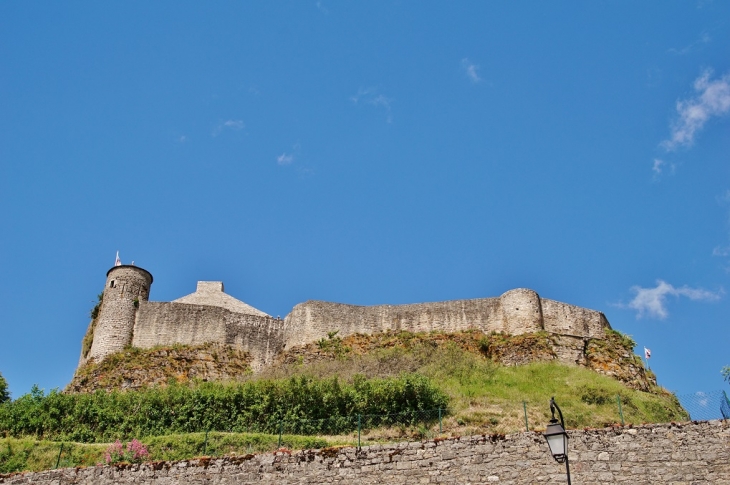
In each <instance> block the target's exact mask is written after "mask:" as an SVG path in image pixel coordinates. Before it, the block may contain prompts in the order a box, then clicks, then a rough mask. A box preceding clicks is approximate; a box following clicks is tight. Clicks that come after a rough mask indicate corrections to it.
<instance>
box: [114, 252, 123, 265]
mask: <svg viewBox="0 0 730 485" xmlns="http://www.w3.org/2000/svg"><path fill="white" fill-rule="evenodd" d="M121 265H122V260H121V259H119V251H117V259H116V260H115V261H114V266H121Z"/></svg>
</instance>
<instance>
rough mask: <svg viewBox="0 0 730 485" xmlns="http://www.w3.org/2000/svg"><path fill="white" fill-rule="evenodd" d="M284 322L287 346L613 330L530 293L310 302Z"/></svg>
mask: <svg viewBox="0 0 730 485" xmlns="http://www.w3.org/2000/svg"><path fill="white" fill-rule="evenodd" d="M285 320H286V323H287V327H288V328H290V329H291V331H292V333H290V334H289V335H288V337H287V340H286V343H287V346H291V345H304V344H307V343H309V342H315V341H317V340H319V339H322V338H326V337H327V334H328V333H329V332H333V331H335V330H337V331H338V336H340V337H346V336H349V335H353V334H356V333H363V334H373V333H379V332H387V331H396V332H397V331H409V332H430V331H438V332H459V331H463V330H468V329H471V328H476V329H478V330H481V331H482V332H485V333H489V332H504V333H506V334H508V335H521V334H523V333H533V332H538V331H541V330H545V331H547V332H550V333H555V334H559V335H569V336H574V337H580V338H603V335H604V331H605V329H606V328H611V327H610V325H609V324H608V321H607V320H606V318H605V317H604V316H603V314H602V313H600V312H597V311H594V310H588V309H585V308H580V307H576V306H573V305H567V304H565V303H560V302H557V301H553V300H546V299H541V298H540V297H539V296H538V294H537V293H535V292H534V291H532V290H528V289H525V288H518V289H515V290H510V291H508V292H506V293H504V294H503V295H502V296H500V297H499V298H475V299H472V300H453V301H442V302H434V303H416V304H411V305H375V306H357V305H346V304H343V303H330V302H325V301H315V300H310V301H307V302H304V303H300V304H298V305H296V306H295V307H294V309H293V310H292V312H291V313H290V314H289V315H287V316H286V319H285ZM571 360H573V361H574V360H575V359H573V358H571Z"/></svg>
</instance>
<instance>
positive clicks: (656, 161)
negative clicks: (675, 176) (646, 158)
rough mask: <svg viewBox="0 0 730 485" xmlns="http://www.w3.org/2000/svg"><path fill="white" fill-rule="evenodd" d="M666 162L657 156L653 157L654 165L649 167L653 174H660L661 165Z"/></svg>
mask: <svg viewBox="0 0 730 485" xmlns="http://www.w3.org/2000/svg"><path fill="white" fill-rule="evenodd" d="M665 163H666V162H665V161H664V160H659V159H658V158H655V159H654V166H653V167H651V169H652V170H653V171H654V174H655V175H661V174H662V165H664V164H665Z"/></svg>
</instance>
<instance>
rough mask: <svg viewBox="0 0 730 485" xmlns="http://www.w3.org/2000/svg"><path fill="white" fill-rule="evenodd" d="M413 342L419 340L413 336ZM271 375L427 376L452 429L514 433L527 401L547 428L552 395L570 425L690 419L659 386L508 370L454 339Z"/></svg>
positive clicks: (548, 366)
mask: <svg viewBox="0 0 730 485" xmlns="http://www.w3.org/2000/svg"><path fill="white" fill-rule="evenodd" d="M410 337H411V338H409V339H408V340H409V341H413V340H414V339H413V338H412V336H410ZM267 372H268V375H269V376H276V377H279V378H281V377H291V376H295V375H307V376H316V377H318V378H325V377H330V376H333V375H337V376H339V377H340V378H341V379H343V380H344V381H347V380H349V379H352V378H354V376H356V375H358V374H365V375H368V376H378V377H388V376H392V375H398V374H399V373H401V372H413V373H417V374H422V375H425V376H427V377H428V378H429V379H431V381H432V382H433V383H434V384H435V385H436V386H437V387H438V388H440V389H441V390H442V391H444V392H445V393H446V394H447V395H448V396H449V408H450V410H451V414H450V416H449V417H448V418H447V419H446V421H445V422H444V423H443V424H444V426H445V428H444V429H445V431H446V432H448V433H449V434H461V435H464V434H471V433H511V432H516V431H521V430H524V429H525V417H524V408H523V401H524V402H525V403H526V408H527V417H528V425H529V427H530V429H533V428H534V429H540V428H543V429H544V427H545V425H546V424H547V422H548V420H549V419H550V411H549V409H550V408H549V402H550V398H551V397H553V396H554V397H555V400H556V402H557V403H558V405H559V406H560V407H561V409H562V410H563V414H564V415H565V418H566V426H567V427H568V428H584V427H604V426H606V425H611V424H615V423H621V415H620V414H619V409H618V403H617V396H620V399H621V407H622V411H623V416H624V422H625V423H627V424H628V423H635V424H640V423H662V422H669V421H683V420H687V419H688V415H687V413H686V412H685V411H684V410H683V409H682V407H681V405H680V404H679V401H677V399H676V398H675V397H674V395H672V394H671V393H669V392H667V391H665V390H663V389H662V388H659V387H655V388H654V389H652V392H642V391H638V390H634V389H630V388H628V387H626V386H625V385H624V384H622V383H621V382H619V381H617V380H615V379H612V378H610V377H607V376H604V375H601V374H598V373H597V372H594V371H592V370H589V369H586V368H583V367H578V366H570V365H566V364H562V363H559V362H556V361H550V362H534V363H531V364H526V365H521V366H512V367H506V366H501V365H497V364H495V363H493V362H492V361H490V360H489V359H487V358H485V357H484V356H483V355H481V354H480V353H479V352H474V351H473V350H469V349H465V348H463V347H462V346H459V345H456V344H455V343H453V342H446V343H445V344H443V345H434V344H433V343H431V342H418V341H416V342H415V343H413V344H412V345H411V344H408V343H406V344H404V345H403V346H390V347H387V348H381V349H378V350H375V351H372V352H369V353H367V354H363V355H356V354H354V353H352V352H350V353H347V354H344V356H340V357H338V358H336V359H333V360H324V361H319V362H315V363H310V364H306V365H297V364H291V365H287V366H283V367H280V368H277V369H271V370H269V371H267Z"/></svg>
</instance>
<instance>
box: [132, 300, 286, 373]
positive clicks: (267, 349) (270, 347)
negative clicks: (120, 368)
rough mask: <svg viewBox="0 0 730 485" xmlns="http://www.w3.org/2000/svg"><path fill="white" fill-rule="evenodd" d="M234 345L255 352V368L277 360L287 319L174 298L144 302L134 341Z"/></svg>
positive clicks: (145, 345)
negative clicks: (196, 303)
mask: <svg viewBox="0 0 730 485" xmlns="http://www.w3.org/2000/svg"><path fill="white" fill-rule="evenodd" d="M210 342H214V343H221V344H226V345H231V346H233V347H235V348H237V349H240V350H243V351H245V352H248V353H249V354H251V356H252V358H253V362H252V363H251V366H252V368H254V369H257V368H260V367H261V366H262V365H265V364H266V363H268V362H271V361H272V360H273V357H274V356H275V355H276V354H277V353H279V352H281V350H282V348H283V345H284V321H283V320H279V319H276V318H272V317H269V316H258V315H250V314H246V313H236V312H232V311H230V310H228V309H226V308H220V307H214V306H205V305H191V304H187V303H174V302H144V303H142V304H140V307H139V311H138V314H137V321H136V324H135V325H134V338H133V340H132V345H133V346H134V347H139V348H142V349H149V348H152V347H156V346H158V345H174V344H182V345H202V344H205V343H210Z"/></svg>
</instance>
